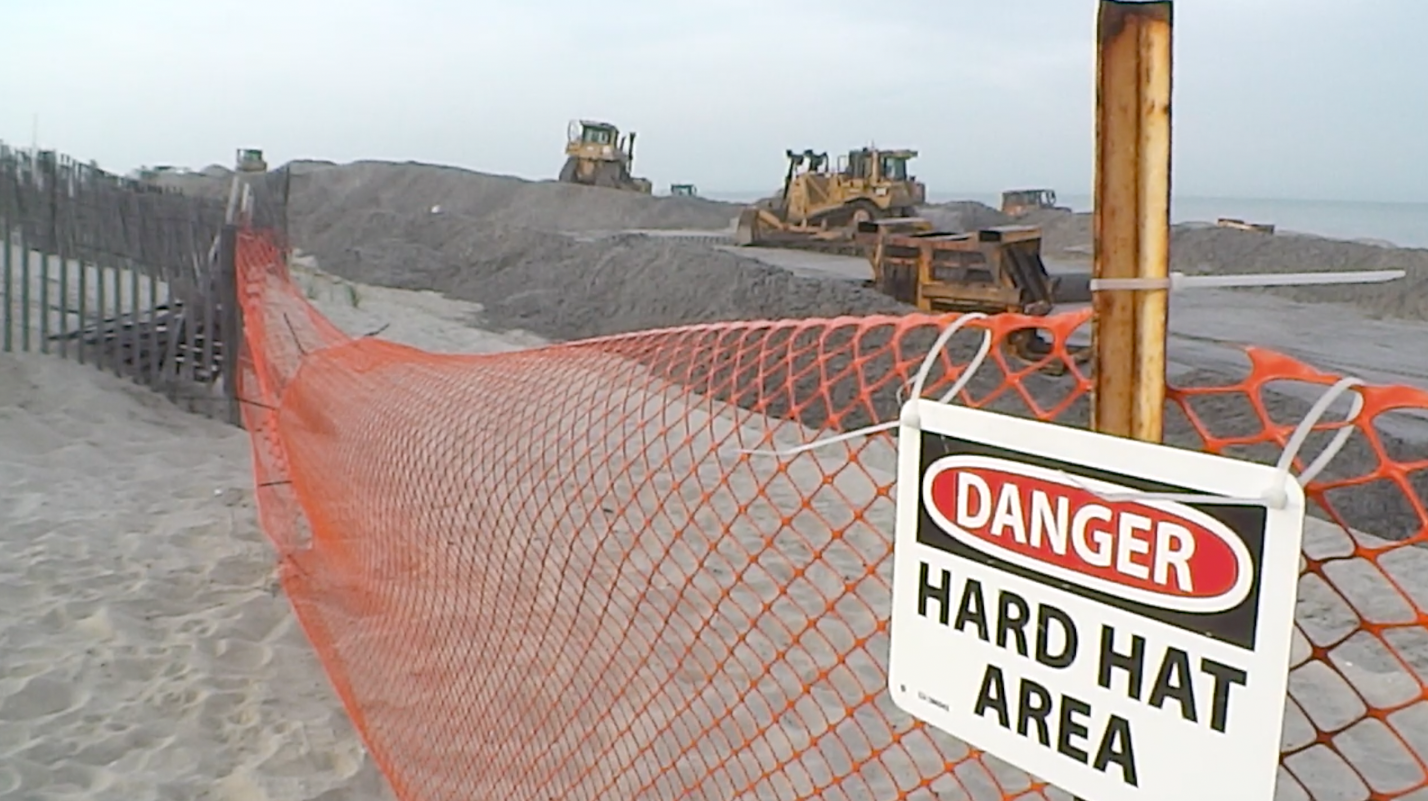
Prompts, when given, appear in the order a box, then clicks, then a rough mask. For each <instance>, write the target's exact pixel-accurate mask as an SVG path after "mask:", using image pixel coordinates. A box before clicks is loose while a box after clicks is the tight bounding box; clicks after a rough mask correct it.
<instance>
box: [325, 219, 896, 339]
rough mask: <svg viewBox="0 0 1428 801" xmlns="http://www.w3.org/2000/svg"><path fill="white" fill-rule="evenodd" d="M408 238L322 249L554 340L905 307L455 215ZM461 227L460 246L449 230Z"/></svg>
mask: <svg viewBox="0 0 1428 801" xmlns="http://www.w3.org/2000/svg"><path fill="white" fill-rule="evenodd" d="M442 216H443V217H444V219H441V218H433V219H430V220H429V221H426V223H427V224H421V223H420V222H417V223H416V224H414V225H410V226H399V227H400V228H401V229H402V230H403V231H404V233H405V235H404V236H382V237H380V238H376V239H375V241H373V242H371V244H367V245H361V246H357V247H349V248H344V249H341V250H324V249H320V248H319V249H318V250H316V251H314V255H315V256H316V257H317V260H318V262H319V263H320V264H321V265H322V267H323V269H325V270H327V271H330V272H332V273H334V274H336V275H340V276H342V277H344V278H349V279H353V280H358V281H366V282H370V283H375V284H380V285H385V286H392V287H399V288H408V289H436V290H438V291H441V292H445V293H447V294H449V295H451V296H452V297H455V298H461V299H465V300H472V301H477V302H479V303H481V304H482V305H483V306H484V307H485V311H484V312H483V315H482V324H483V325H491V326H495V327H500V328H522V329H526V330H529V331H532V332H535V333H537V334H540V335H542V336H546V337H550V338H553V339H580V338H585V337H592V336H602V335H606V334H616V333H624V332H628V331H638V330H642V329H648V328H663V327H670V326H677V325H686V324H691V323H700V322H713V321H719V320H754V319H770V318H783V317H790V316H792V317H824V316H836V315H840V314H866V313H876V312H901V311H907V308H906V307H904V306H902V305H901V304H899V303H896V302H894V301H893V300H891V299H890V298H887V297H886V296H884V295H882V294H879V293H877V292H874V291H872V290H869V289H864V288H862V287H861V286H858V285H856V284H851V283H848V282H838V281H824V280H820V279H816V278H804V277H801V276H796V275H793V274H792V273H790V272H788V271H786V270H782V269H779V268H777V267H771V266H768V265H766V264H763V263H761V262H758V261H754V260H752V259H746V258H742V257H740V256H737V255H735V254H731V253H727V252H723V251H719V250H715V249H712V248H708V247H704V246H701V245H698V244H692V243H684V242H679V241H678V240H669V239H661V238H654V237H644V236H639V235H633V234H632V235H621V236H614V237H609V238H605V239H601V240H598V241H593V242H592V241H579V240H576V239H574V238H571V237H568V236H563V235H559V234H551V233H548V232H542V231H534V230H530V229H522V228H494V229H493V228H484V227H476V228H474V229H473V228H466V229H465V230H462V225H461V224H460V223H457V222H454V221H453V219H452V218H451V217H445V215H442ZM448 229H455V230H453V231H452V234H453V235H452V236H450V237H447V236H443V235H442V231H443V230H448Z"/></svg>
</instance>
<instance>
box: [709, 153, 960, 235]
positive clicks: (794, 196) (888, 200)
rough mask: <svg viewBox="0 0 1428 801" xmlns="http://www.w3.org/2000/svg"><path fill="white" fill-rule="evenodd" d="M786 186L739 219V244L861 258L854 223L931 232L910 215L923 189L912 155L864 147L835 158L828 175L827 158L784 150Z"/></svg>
mask: <svg viewBox="0 0 1428 801" xmlns="http://www.w3.org/2000/svg"><path fill="white" fill-rule="evenodd" d="M786 155H787V157H788V172H787V173H786V174H785V175H784V179H783V188H782V189H781V190H780V191H779V193H778V194H777V195H775V196H774V197H773V198H770V199H767V200H763V201H760V202H759V203H756V204H754V205H753V206H750V207H748V208H746V209H744V211H743V213H741V214H740V215H739V221H738V227H737V229H736V232H735V241H736V242H737V243H738V244H740V245H754V246H762V247H790V248H799V249H804V250H817V251H823V252H831V253H848V254H852V255H861V254H862V252H863V251H862V247H861V246H860V245H859V244H858V243H857V242H856V241H855V238H854V233H855V232H856V230H857V226H858V224H859V223H864V222H872V221H881V222H884V223H894V222H895V223H897V224H898V225H900V227H901V229H902V230H930V229H931V228H932V225H931V223H929V222H927V221H926V220H922V219H920V218H916V217H913V216H912V215H913V214H915V213H916V209H917V207H918V206H919V205H921V204H922V203H923V202H924V201H925V200H926V197H927V192H926V188H925V187H924V186H923V185H922V184H921V183H919V182H918V181H917V179H916V178H914V177H913V176H912V175H910V174H909V172H908V162H909V161H911V160H912V159H914V158H916V157H917V151H915V150H877V149H874V148H871V147H865V148H861V149H858V150H850V151H848V154H847V155H846V156H839V157H838V163H837V165H836V168H835V169H830V166H829V163H828V154H827V153H816V152H814V151H812V150H804V151H803V152H802V153H799V152H796V151H793V150H789V151H786Z"/></svg>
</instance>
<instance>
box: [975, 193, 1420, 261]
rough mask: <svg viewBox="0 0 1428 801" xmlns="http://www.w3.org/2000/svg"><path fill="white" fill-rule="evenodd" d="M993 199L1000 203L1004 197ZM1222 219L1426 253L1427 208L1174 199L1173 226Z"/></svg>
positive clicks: (1087, 205)
mask: <svg viewBox="0 0 1428 801" xmlns="http://www.w3.org/2000/svg"><path fill="white" fill-rule="evenodd" d="M994 200H995V201H996V203H998V204H999V203H1000V202H1001V200H1000V197H997V198H994ZM982 202H983V203H986V202H987V201H986V200H983V201H982ZM1057 202H1058V203H1060V204H1061V205H1063V206H1069V207H1071V208H1073V209H1075V210H1077V211H1090V210H1091V205H1092V204H1091V198H1090V196H1089V195H1082V196H1077V195H1066V196H1062V197H1059V198H1058V199H1057ZM1218 217H1235V218H1237V219H1241V220H1244V221H1245V222H1255V223H1274V225H1275V226H1276V228H1277V230H1281V231H1294V232H1298V233H1305V234H1318V235H1319V236H1328V237H1333V238H1335V239H1372V240H1376V241H1381V242H1388V243H1392V244H1394V245H1397V246H1399V247H1419V248H1428V203H1363V202H1353V201H1340V200H1260V199H1247V198H1223V197H1222V198H1216V197H1175V198H1173V199H1172V201H1171V206H1170V218H1171V220H1172V221H1173V222H1198V221H1203V222H1213V221H1214V220H1215V219H1216V218H1218Z"/></svg>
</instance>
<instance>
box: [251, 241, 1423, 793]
mask: <svg viewBox="0 0 1428 801" xmlns="http://www.w3.org/2000/svg"><path fill="white" fill-rule="evenodd" d="M239 268H240V273H241V284H242V288H243V307H244V313H245V324H246V337H247V345H248V348H247V351H246V354H245V356H244V359H243V368H244V369H243V375H242V376H241V382H242V383H241V387H242V391H243V393H244V395H245V397H246V398H247V400H248V402H247V403H246V404H245V408H246V421H247V425H248V428H249V430H250V431H251V433H252V438H253V448H254V465H255V470H256V473H257V483H258V486H259V501H260V508H261V512H262V517H263V523H264V526H265V528H266V530H267V532H268V533H269V535H270V536H271V537H272V539H273V542H274V543H275V545H276V547H277V550H278V553H279V555H280V558H281V560H282V571H281V573H282V580H283V585H284V587H285V588H286V591H287V593H288V595H289V597H290V599H291V601H292V604H293V606H294V608H295V609H296V610H297V613H298V615H299V617H300V619H301V621H302V624H303V625H304V627H305V628H306V631H307V633H308V635H309V636H310V638H311V640H312V642H313V644H314V646H315V647H316V649H317V651H318V653H319V654H320V655H321V658H322V661H323V663H324V665H325V666H326V668H327V670H328V672H329V674H330V677H331V679H332V682H333V684H334V686H335V687H336V688H337V690H338V692H339V693H340V695H341V697H342V699H343V701H344V703H345V704H346V707H347V709H348V711H349V713H350V714H351V716H352V718H353V720H354V721H355V723H356V725H357V726H358V728H359V729H360V731H361V733H362V735H363V737H364V738H365V740H366V742H367V744H368V746H369V748H370V750H371V752H372V753H373V755H374V757H375V758H376V759H377V760H378V762H379V763H380V765H381V766H382V768H383V770H384V772H385V774H386V775H387V777H388V778H389V780H390V782H391V784H392V785H393V787H394V789H395V790H396V792H397V794H398V795H399V796H400V797H402V798H406V799H448V798H450V799H471V798H501V799H532V801H534V800H536V799H539V800H540V801H545V800H546V799H557V798H558V799H571V800H573V799H647V798H648V799H689V798H698V799H720V800H721V801H722V800H724V799H754V798H760V799H772V798H779V799H815V798H822V799H954V798H976V799H996V798H1013V797H1018V798H1028V797H1038V796H1044V797H1064V794H1062V793H1060V791H1058V790H1054V789H1052V788H1048V787H1046V786H1045V785H1044V784H1042V783H1040V782H1038V781H1037V780H1035V779H1034V778H1032V777H1029V776H1027V775H1025V774H1024V773H1022V772H1021V771H1018V770H1016V769H1013V768H1010V767H1008V766H1007V765H1005V764H1004V763H1001V762H999V761H998V760H996V759H994V758H992V757H990V756H988V755H985V754H979V753H977V752H975V751H972V750H970V749H969V748H967V747H966V746H964V745H962V744H961V743H959V742H957V741H955V740H953V739H951V738H949V737H946V736H944V735H942V734H941V733H939V732H937V731H935V730H932V729H931V728H929V727H926V726H923V725H920V724H918V723H916V722H915V721H913V720H911V719H910V718H909V717H908V716H906V715H904V714H903V713H901V712H900V711H899V710H898V709H897V708H895V707H894V706H893V704H892V703H891V702H890V700H889V699H888V695H887V693H886V692H885V691H884V682H885V680H886V674H885V667H886V654H887V633H888V632H887V621H888V614H889V600H890V599H889V596H890V572H891V565H890V563H891V558H890V557H891V534H890V532H891V522H892V519H893V502H892V497H891V492H892V488H893V482H894V474H895V473H894V456H895V450H894V447H893V442H892V440H891V439H890V438H889V437H888V436H886V435H880V436H874V437H869V438H865V439H856V440H852V441H850V442H848V443H845V444H841V445H836V446H832V447H829V448H826V449H820V450H818V451H815V452H812V453H806V454H803V455H800V456H797V457H795V458H792V459H784V460H781V459H776V458H769V457H767V456H761V455H756V454H755V455H751V454H748V453H743V452H741V451H743V450H748V449H759V448H764V449H767V448H770V447H781V446H789V445H796V444H802V443H805V442H809V441H812V440H813V439H816V438H818V437H819V436H822V435H826V434H827V433H829V432H832V431H846V430H850V429H853V428H857V427H860V426H863V425H866V424H869V423H872V422H878V421H884V420H889V419H893V418H894V416H895V415H896V413H897V409H898V406H899V403H900V400H901V399H902V398H903V397H904V393H905V392H906V390H905V387H906V386H907V385H908V384H909V383H910V382H909V379H910V378H911V376H912V375H913V373H914V372H915V371H916V369H917V366H918V364H919V363H920V362H921V360H922V359H923V357H924V355H925V354H926V352H927V350H928V348H929V347H930V346H931V344H932V341H933V339H934V338H935V337H936V336H937V334H938V333H939V332H940V330H941V329H942V328H943V327H944V326H945V325H946V322H947V320H946V319H945V318H933V317H927V316H909V317H862V318H839V319H829V320H801V321H780V322H751V323H728V324H717V325H700V326H693V327H689V328H682V329H676V330H666V331H655V332H648V333H639V334H632V335H627V336H619V337H612V338H606V339H600V340H593V341H586V342H580V343H574V344H567V345H558V346H553V347H548V348H543V349H538V350H531V351H523V352H516V353H505V354H499V355H474V356H473V355H439V354H434V353H428V352H423V351H420V350H415V349H412V348H409V347H404V346H401V345H397V344H393V343H390V342H385V341H382V340H378V339H373V338H359V339H353V338H349V337H348V336H346V335H344V334H343V333H342V332H340V331H339V330H338V329H336V328H335V327H334V326H333V325H332V324H330V323H329V322H328V321H327V320H325V319H324V318H323V317H322V316H321V315H320V314H318V313H317V312H316V311H315V310H314V309H313V308H312V307H311V306H310V305H309V304H308V303H307V301H306V300H305V299H304V298H303V296H302V294H301V293H300V292H298V291H297V290H295V288H294V287H293V286H292V284H291V283H290V281H289V278H288V275H287V271H286V267H285V266H284V254H283V253H282V252H281V251H280V250H279V249H278V248H276V247H274V246H272V245H271V244H270V243H268V242H267V241H265V240H264V239H263V238H261V237H259V236H256V235H253V234H245V235H244V236H243V237H242V241H241V245H240V254H239ZM1085 322H1086V315H1084V314H1073V315H1062V316H1057V317H1051V318H1042V319H1035V320H1034V319H1031V318H1020V317H1014V316H1001V317H997V318H993V319H991V320H989V321H982V322H978V323H976V324H975V325H972V326H969V329H968V330H967V331H964V332H960V333H958V334H957V335H956V336H955V337H954V338H953V340H952V343H951V345H950V347H949V348H948V349H947V352H946V354H945V355H944V356H943V357H942V359H941V360H940V363H939V365H938V367H937V368H936V370H935V371H934V374H933V375H932V377H931V379H930V381H929V386H928V387H927V394H929V395H932V394H935V393H939V392H941V391H944V390H945V388H946V387H947V386H949V385H950V382H951V381H953V380H955V378H956V377H957V376H958V374H959V372H960V370H961V368H962V366H964V365H965V364H966V363H967V362H968V358H969V356H970V354H971V353H973V352H974V351H975V348H976V346H977V344H978V343H979V341H980V338H981V335H982V333H981V332H983V331H991V332H992V333H993V335H994V337H995V339H996V341H997V342H998V343H999V344H1001V343H1005V341H1006V340H1007V338H1008V337H1009V336H1010V335H1012V334H1013V332H1015V331H1017V330H1020V329H1024V328H1025V327H1027V326H1029V325H1036V326H1039V327H1040V328H1041V329H1043V331H1044V332H1046V334H1047V335H1048V337H1049V338H1051V339H1053V340H1054V342H1055V344H1054V347H1053V348H1052V351H1051V352H1050V354H1048V356H1047V357H1046V359H1045V360H1043V361H1042V362H1041V363H1039V364H1037V365H1033V364H1027V363H1024V362H1022V361H1020V360H1019V359H1018V358H1017V357H1015V356H1014V355H1012V354H1011V353H1010V351H1008V350H1006V349H1004V348H1001V347H998V348H996V349H995V350H994V351H993V358H992V359H991V360H989V361H988V363H987V364H985V365H984V366H983V367H982V368H981V369H980V370H979V371H978V374H977V375H976V376H975V377H974V378H973V380H972V382H971V384H970V385H969V387H968V390H967V392H966V394H965V396H964V397H963V398H962V399H961V401H962V402H964V403H968V404H970V405H973V406H982V407H988V408H994V409H1000V410H1003V411H1007V412H1010V413H1016V414H1027V415H1034V416H1036V417H1039V418H1041V419H1044V420H1053V419H1054V420H1059V421H1062V422H1065V423H1067V424H1071V425H1082V424H1083V423H1084V421H1085V419H1086V416H1087V415H1086V401H1087V392H1088V390H1089V384H1088V382H1087V380H1086V378H1085V376H1084V375H1083V374H1082V373H1081V372H1080V371H1079V370H1078V368H1077V366H1076V365H1075V364H1074V363H1073V362H1072V361H1071V360H1070V359H1069V358H1068V357H1067V350H1066V342H1067V341H1068V338H1070V337H1071V336H1072V335H1073V333H1074V332H1075V331H1076V330H1077V329H1078V328H1079V327H1081V326H1082V325H1083V324H1084V323H1085ZM1249 357H1250V367H1249V370H1248V372H1247V373H1246V376H1245V377H1244V378H1243V379H1242V380H1231V381H1222V384H1221V385H1218V386H1181V387H1179V388H1177V389H1175V390H1174V392H1173V398H1172V403H1171V404H1170V409H1169V418H1168V423H1167V426H1168V431H1167V437H1168V440H1169V441H1170V442H1172V443H1173V444H1178V445H1182V446H1186V447H1195V448H1204V449H1207V450H1210V451H1215V452H1222V453H1229V454H1237V455H1241V456H1246V457H1249V458H1256V459H1270V460H1272V459H1274V458H1275V457H1276V456H1277V454H1278V450H1279V448H1280V447H1281V446H1282V445H1283V443H1284V442H1285V441H1286V439H1287V438H1288V435H1289V432H1290V431H1291V430H1292V429H1293V427H1294V425H1295V424H1297V423H1298V422H1299V420H1300V419H1301V418H1302V415H1303V413H1304V410H1305V409H1307V408H1308V406H1309V405H1310V404H1311V403H1312V402H1313V401H1314V400H1315V398H1316V396H1317V393H1318V392H1321V391H1322V390H1323V389H1324V388H1326V387H1327V386H1329V385H1331V384H1332V383H1333V382H1334V381H1335V380H1336V378H1335V377H1334V376H1331V375H1327V374H1324V373H1321V372H1318V371H1316V370H1313V369H1311V368H1309V367H1306V366H1304V365H1302V364H1300V363H1298V362H1295V361H1293V360H1290V359H1288V358H1285V357H1283V356H1279V355H1277V354H1273V353H1269V352H1266V351H1263V350H1253V349H1252V350H1250V351H1249ZM1052 367H1059V368H1060V373H1061V374H1059V375H1057V374H1054V373H1056V372H1057V370H1054V369H1048V368H1052ZM1195 378H1196V377H1195V376H1188V377H1184V378H1183V380H1182V381H1181V383H1182V384H1196V383H1197V382H1196V381H1195V380H1194V379H1195ZM1199 383H1203V381H1201V382H1199ZM1363 396H1364V401H1365V406H1364V410H1363V413H1362V414H1361V416H1360V417H1359V418H1358V421H1357V422H1355V423H1354V424H1353V426H1354V429H1355V433H1354V438H1353V440H1352V441H1351V442H1350V444H1349V446H1348V447H1346V448H1345V450H1344V451H1343V453H1342V454H1341V455H1340V457H1339V458H1338V459H1336V460H1335V462H1334V463H1333V464H1332V465H1331V468H1330V469H1329V470H1328V471H1327V472H1326V473H1325V474H1324V475H1323V476H1321V478H1320V479H1319V480H1318V481H1316V482H1315V483H1314V484H1312V485H1311V487H1310V488H1309V489H1310V494H1311V495H1312V497H1313V498H1314V499H1315V500H1316V501H1318V502H1319V504H1320V505H1321V508H1322V510H1323V515H1322V516H1321V517H1319V518H1316V519H1315V520H1312V521H1311V525H1310V527H1309V529H1308V531H1307V534H1306V546H1305V560H1304V565H1305V567H1304V574H1303V580H1302V584H1301V588H1300V590H1301V595H1300V602H1299V615H1298V631H1297V632H1296V638H1295V640H1296V649H1295V656H1294V667H1293V674H1292V676H1291V681H1290V698H1289V699H1288V701H1287V703H1286V712H1285V714H1286V722H1285V734H1284V742H1283V760H1282V767H1281V771H1280V777H1281V778H1280V795H1281V797H1283V798H1286V799H1289V798H1316V799H1342V800H1344V801H1353V799H1369V798H1373V799H1409V798H1413V799H1423V798H1428V770H1425V764H1428V693H1425V682H1428V616H1425V612H1424V610H1425V609H1428V550H1425V549H1424V548H1423V545H1424V543H1425V542H1428V510H1425V498H1428V447H1425V445H1424V442H1425V440H1424V439H1423V438H1422V437H1421V430H1422V427H1423V426H1424V425H1425V423H1428V420H1425V419H1424V418H1423V417H1422V416H1421V415H1423V413H1425V412H1428V393H1424V392H1421V391H1418V390H1413V389H1406V388H1402V387H1369V388H1367V389H1364V390H1363ZM1345 406H1347V404H1345ZM1330 417H1332V415H1330ZM1322 428H1323V429H1324V431H1323V432H1322V433H1321V434H1318V435H1316V438H1315V439H1314V440H1312V441H1311V447H1310V448H1307V449H1306V451H1305V453H1306V461H1307V459H1312V458H1313V452H1314V449H1315V448H1316V447H1321V446H1322V443H1323V442H1324V441H1325V440H1326V439H1328V438H1329V436H1330V434H1331V432H1332V431H1333V430H1334V428H1335V424H1334V423H1333V422H1332V421H1331V422H1328V423H1325V424H1324V425H1323V426H1322ZM1415 436H1416V437H1418V438H1415ZM1315 443H1318V444H1317V445H1316V444H1315ZM1302 466H1303V464H1302V463H1301V464H1300V465H1299V467H1301V468H1302ZM1316 514H1318V513H1317V512H1316ZM1327 518H1332V519H1333V520H1335V521H1337V525H1335V524H1333V523H1330V522H1327Z"/></svg>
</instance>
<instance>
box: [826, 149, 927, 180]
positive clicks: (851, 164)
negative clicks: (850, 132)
mask: <svg viewBox="0 0 1428 801" xmlns="http://www.w3.org/2000/svg"><path fill="white" fill-rule="evenodd" d="M914 158H917V151H916V150H873V149H872V148H866V147H865V148H861V149H858V150H850V151H848V155H847V157H846V158H843V159H840V161H841V162H842V163H841V164H840V165H839V167H840V169H839V172H840V173H842V174H843V177H845V178H851V179H855V180H860V181H868V182H870V183H874V184H884V183H894V182H900V181H911V180H913V178H912V176H911V175H910V174H909V171H908V168H907V163H908V162H909V161H911V160H912V159H914Z"/></svg>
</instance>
